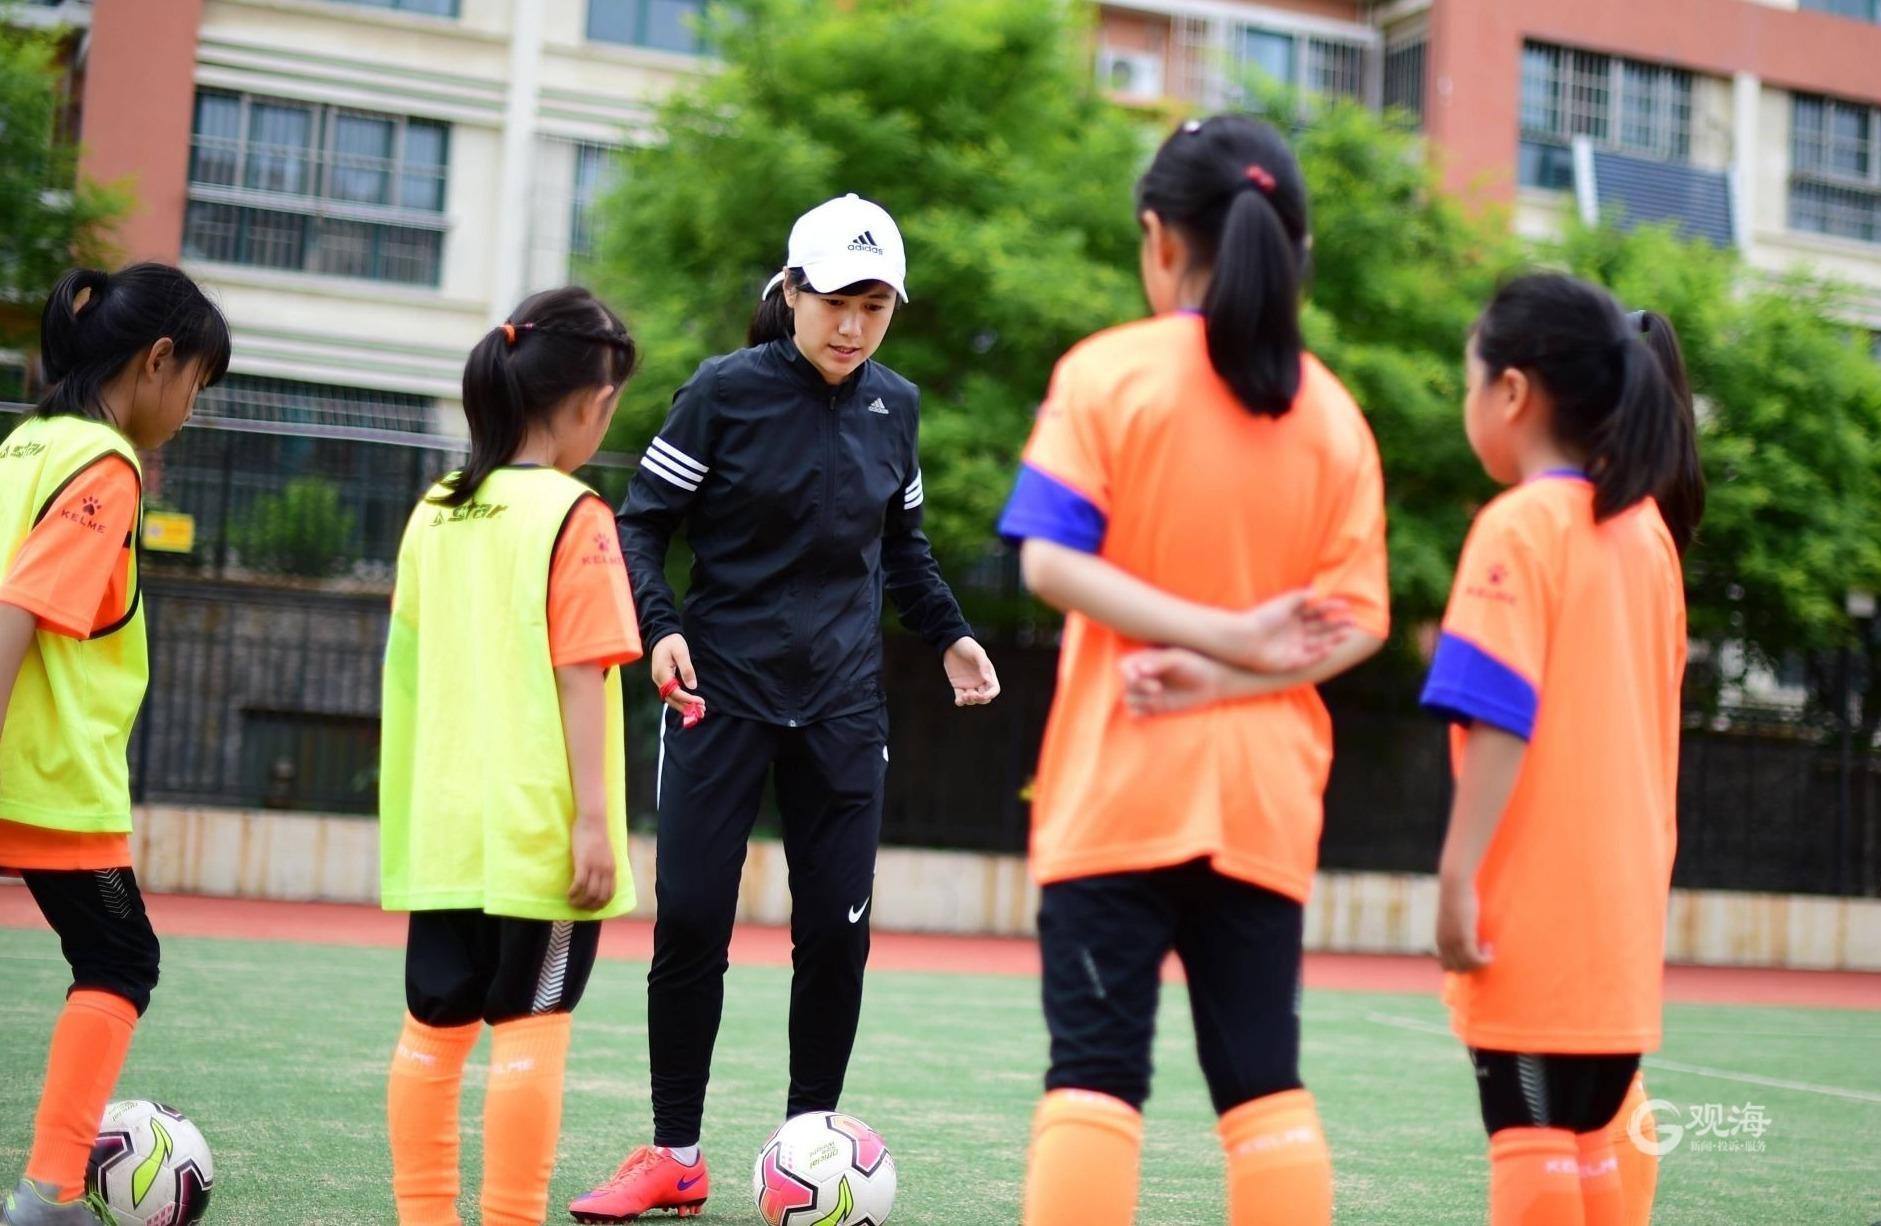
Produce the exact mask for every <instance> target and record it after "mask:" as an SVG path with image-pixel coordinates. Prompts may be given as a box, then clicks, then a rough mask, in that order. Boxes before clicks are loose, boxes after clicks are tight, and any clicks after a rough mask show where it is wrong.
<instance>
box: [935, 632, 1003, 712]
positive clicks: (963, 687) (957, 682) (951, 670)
mask: <svg viewBox="0 0 1881 1226" xmlns="http://www.w3.org/2000/svg"><path fill="white" fill-rule="evenodd" d="M944 666H945V667H946V669H947V684H948V685H951V686H953V687H954V705H955V706H956V707H983V706H985V705H986V704H987V703H989V702H991V701H993V699H995V698H998V697H999V674H998V673H996V672H994V671H993V661H992V660H991V659H989V658H988V657H987V654H986V648H984V647H982V646H980V645H979V644H978V643H977V642H975V641H974V640H972V639H961V640H960V641H959V642H957V643H955V644H954V645H953V646H952V647H949V648H948V649H947V657H946V659H945V661H944Z"/></svg>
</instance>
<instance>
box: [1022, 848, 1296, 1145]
mask: <svg viewBox="0 0 1881 1226" xmlns="http://www.w3.org/2000/svg"><path fill="white" fill-rule="evenodd" d="M1304 914H1305V912H1304V909H1303V908H1302V907H1301V905H1300V904H1299V903H1297V902H1295V901H1293V900H1292V899H1291V898H1287V897H1285V896H1283V895H1280V894H1276V893H1274V892H1272V891H1271V890H1264V889H1262V888H1261V887H1259V886H1256V885H1250V884H1248V883H1247V882H1244V881H1239V880H1236V879H1234V878H1232V877H1224V876H1222V875H1221V874H1220V873H1217V872H1216V871H1215V870H1214V869H1213V868H1211V867H1210V866H1209V865H1208V864H1207V863H1206V862H1205V861H1199V860H1198V861H1195V862H1192V863H1189V864H1184V865H1180V866H1178V867H1176V868H1168V869H1159V870H1155V871H1150V872H1140V873H1117V874H1112V875H1107V876H1102V877H1079V878H1076V879H1073V880H1070V881H1060V882H1054V883H1052V884H1050V885H1048V886H1046V887H1045V888H1044V890H1043V891H1042V896H1041V902H1040V905H1039V921H1038V923H1039V946H1040V950H1041V952H1042V953H1043V955H1044V961H1045V980H1044V989H1045V1023H1046V1025H1047V1027H1049V1029H1050V1030H1051V1042H1052V1048H1051V1071H1050V1073H1048V1074H1047V1075H1046V1078H1045V1087H1046V1089H1048V1090H1095V1091H1098V1092H1100V1093H1103V1094H1109V1095H1111V1096H1113V1097H1116V1098H1120V1099H1122V1100H1123V1101H1124V1102H1126V1103H1129V1104H1130V1105H1131V1106H1133V1107H1138V1108H1141V1107H1142V1105H1143V1104H1144V1102H1146V1101H1147V1100H1148V1099H1149V1093H1150V1045H1151V1042H1152V1040H1153V1039H1154V1038H1155V1033H1156V1003H1157V997H1158V994H1159V991H1160V988H1161V985H1162V966H1163V960H1164V958H1165V957H1167V956H1168V954H1169V952H1170V951H1171V950H1174V951H1175V954H1176V956H1177V957H1179V958H1180V959H1182V966H1183V970H1184V971H1185V972H1186V973H1187V975H1188V981H1189V1009H1190V1012H1191V1013H1192V1014H1193V1016H1194V1020H1195V1045H1196V1052H1197V1054H1198V1055H1199V1056H1200V1058H1201V1063H1202V1073H1203V1075H1204V1076H1205V1077H1206V1078H1207V1079H1208V1092H1209V1096H1210V1098H1212V1099H1213V1100H1214V1104H1215V1110H1216V1112H1217V1113H1220V1114H1225V1113H1227V1112H1228V1111H1231V1110H1233V1109H1234V1108H1235V1107H1238V1106H1240V1105H1241V1104H1242V1103H1245V1102H1251V1101H1252V1100H1254V1099H1256V1098H1265V1097H1266V1096H1267V1095H1269V1094H1278V1093H1280V1092H1281V1091H1283V1090H1297V1089H1299V1088H1300V940H1301V934H1302V930H1303V927H1304Z"/></svg>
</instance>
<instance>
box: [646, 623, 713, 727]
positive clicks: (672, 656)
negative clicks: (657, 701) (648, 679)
mask: <svg viewBox="0 0 1881 1226" xmlns="http://www.w3.org/2000/svg"><path fill="white" fill-rule="evenodd" d="M652 664H653V688H654V689H656V690H659V691H661V693H660V697H661V698H662V699H664V700H665V702H666V705H667V706H669V707H671V708H672V709H673V710H675V711H677V712H679V713H680V714H681V715H684V714H685V713H686V709H687V708H688V707H704V706H705V699H703V698H701V697H699V695H698V694H696V693H694V691H695V690H697V689H698V688H699V674H698V673H695V672H693V671H692V649H691V648H689V647H687V646H686V638H685V636H684V635H681V634H669V635H667V636H666V637H665V638H663V639H661V640H660V641H659V642H657V643H655V644H654V645H653V657H652ZM674 681H677V682H679V685H678V687H677V688H671V689H669V688H668V686H669V683H671V682H674Z"/></svg>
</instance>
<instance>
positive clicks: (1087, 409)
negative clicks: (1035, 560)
mask: <svg viewBox="0 0 1881 1226" xmlns="http://www.w3.org/2000/svg"><path fill="white" fill-rule="evenodd" d="M1024 459H1025V462H1024V465H1023V466H1022V467H1021V468H1020V470H1019V479H1018V482H1017V484H1016V485H1015V486H1014V488H1013V496H1012V499H1011V501H1010V502H1009V503H1008V505H1007V507H1006V511H1005V514H1004V515H1003V516H1002V517H1001V519H1000V523H999V531H1000V534H1001V535H1002V536H1004V537H1006V538H1007V539H1008V540H1013V541H1023V540H1027V539H1031V538H1034V537H1037V538H1042V539H1044V540H1048V541H1053V542H1055V543H1057V544H1060V545H1065V546H1068V547H1069V548H1072V549H1077V550H1081V551H1082V552H1085V553H1096V552H1098V550H1099V549H1100V548H1101V547H1102V545H1103V543H1104V534H1105V532H1106V530H1107V528H1108V526H1109V519H1110V510H1111V463H1110V442H1109V439H1108V431H1107V430H1106V428H1105V422H1104V420H1103V416H1102V414H1101V412H1100V411H1099V404H1098V402H1097V401H1095V400H1094V398H1093V397H1091V396H1089V395H1086V394H1084V392H1083V387H1082V384H1081V383H1080V382H1079V372H1078V369H1077V368H1076V367H1075V366H1074V365H1073V364H1071V363H1067V362H1060V363H1059V364H1058V368H1057V369H1056V370H1055V371H1053V372H1052V381H1051V387H1050V389H1049V390H1048V391H1047V392H1046V394H1045V403H1044V405H1043V406H1042V407H1041V408H1040V409H1039V413H1038V420H1037V421H1035V422H1034V423H1033V425H1032V438H1031V441H1030V442H1028V443H1027V444H1026V447H1025V457H1024Z"/></svg>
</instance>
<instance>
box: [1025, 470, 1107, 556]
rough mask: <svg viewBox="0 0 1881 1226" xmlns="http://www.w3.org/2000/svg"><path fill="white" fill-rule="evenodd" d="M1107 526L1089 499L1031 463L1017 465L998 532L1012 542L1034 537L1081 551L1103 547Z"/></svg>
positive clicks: (1101, 513)
mask: <svg viewBox="0 0 1881 1226" xmlns="http://www.w3.org/2000/svg"><path fill="white" fill-rule="evenodd" d="M1108 527H1109V522H1108V521H1107V520H1106V519H1105V518H1104V513H1103V512H1102V511H1100V510H1098V509H1097V508H1096V507H1095V506H1093V505H1092V504H1091V500H1090V499H1088V498H1086V497H1085V496H1084V495H1083V494H1080V493H1078V491H1076V490H1074V489H1072V488H1071V487H1070V486H1068V485H1066V484H1064V482H1062V481H1059V480H1058V479H1057V478H1055V477H1051V476H1047V475H1046V474H1045V473H1042V472H1040V471H1039V470H1038V469H1036V468H1033V467H1032V466H1031V465H1030V464H1027V465H1024V466H1022V467H1021V468H1020V469H1019V480H1018V482H1017V483H1016V484H1015V485H1014V486H1013V487H1012V498H1011V500H1010V501H1008V502H1007V503H1006V512H1005V514H1004V515H1001V516H1000V517H999V535H1001V536H1002V537H1005V538H1006V539H1007V540H1009V541H1012V542H1013V543H1015V544H1017V543H1018V542H1020V541H1023V540H1027V539H1028V538H1033V537H1036V538H1039V539H1041V540H1047V541H1052V542H1054V543H1055V544H1059V545H1063V546H1065V547H1066V548H1067V549H1076V550H1078V551H1079V552H1081V553H1096V552H1097V551H1098V550H1099V549H1102V548H1103V546H1104V532H1105V530H1106V529H1107V528H1108Z"/></svg>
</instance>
